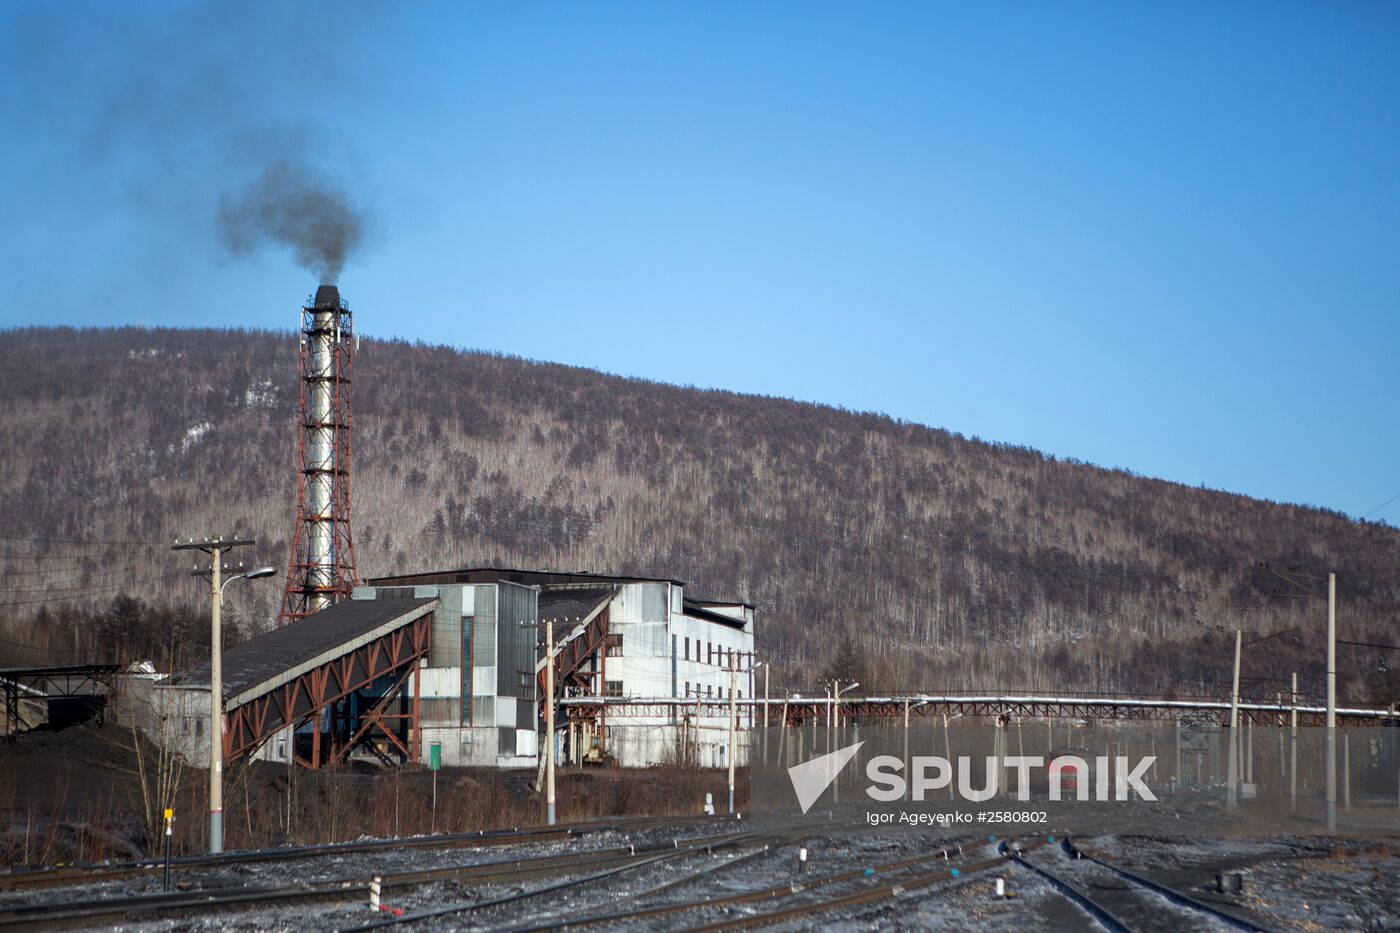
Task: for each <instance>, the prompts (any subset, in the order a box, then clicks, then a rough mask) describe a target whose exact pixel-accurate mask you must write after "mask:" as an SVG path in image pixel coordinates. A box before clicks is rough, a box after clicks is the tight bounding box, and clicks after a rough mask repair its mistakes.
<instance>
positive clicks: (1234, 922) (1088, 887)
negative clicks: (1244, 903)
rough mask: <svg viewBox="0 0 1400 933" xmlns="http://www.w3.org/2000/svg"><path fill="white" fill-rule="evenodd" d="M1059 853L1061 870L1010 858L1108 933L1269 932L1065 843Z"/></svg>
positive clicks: (1219, 906) (1230, 911) (1226, 910)
mask: <svg viewBox="0 0 1400 933" xmlns="http://www.w3.org/2000/svg"><path fill="white" fill-rule="evenodd" d="M1060 851H1061V852H1063V854H1064V855H1066V856H1067V857H1068V858H1069V860H1070V865H1068V866H1065V867H1064V868H1063V869H1061V870H1052V869H1050V868H1048V867H1046V866H1045V865H1043V864H1038V863H1037V862H1034V861H1031V860H1030V859H1028V858H1026V857H1025V855H1026V853H1024V852H1021V853H1017V852H1013V853H1011V856H1012V858H1013V859H1014V860H1015V862H1016V863H1017V864H1018V865H1021V866H1023V867H1025V868H1026V869H1028V870H1029V871H1031V872H1032V873H1033V874H1035V875H1038V876H1039V877H1041V878H1042V879H1044V880H1045V881H1047V882H1049V884H1050V886H1051V887H1052V888H1054V889H1055V890H1056V891H1058V892H1059V893H1060V894H1062V895H1063V896H1064V897H1066V898H1068V899H1069V900H1070V901H1072V902H1074V903H1075V904H1077V905H1079V906H1080V907H1081V908H1083V909H1084V910H1086V911H1087V912H1088V913H1089V914H1090V915H1092V916H1093V917H1094V919H1095V920H1097V921H1098V922H1099V923H1100V924H1101V925H1102V926H1104V927H1105V928H1107V929H1109V930H1111V931H1113V933H1179V931H1183V930H1215V929H1218V928H1219V926H1220V925H1221V924H1224V925H1226V926H1228V927H1230V928H1231V929H1236V930H1247V931H1252V933H1270V931H1269V928H1267V927H1265V926H1262V925H1261V924H1260V923H1258V922H1257V921H1255V920H1253V919H1250V918H1248V917H1246V916H1244V915H1243V914H1240V913H1238V912H1237V911H1235V910H1234V909H1232V908H1230V907H1229V906H1227V905H1224V904H1216V903H1211V902H1209V901H1206V900H1203V899H1201V898H1199V897H1196V896H1195V895H1193V894H1189V893H1187V892H1185V891H1180V890H1177V889H1176V888H1172V887H1169V886H1168V885H1165V884H1162V883H1161V882H1158V881H1154V880H1152V879H1151V878H1148V877H1146V876H1145V875H1141V874H1139V873H1137V872H1134V871H1130V870H1128V869H1126V868H1123V867H1122V866H1120V865H1115V864H1113V863H1112V862H1109V861H1107V860H1106V859H1103V858H1102V857H1100V856H1098V855H1095V854H1093V853H1092V852H1090V851H1089V850H1087V849H1085V848H1084V847H1083V846H1080V845H1077V844H1075V843H1073V842H1071V841H1069V840H1065V841H1064V842H1063V843H1061V845H1060Z"/></svg>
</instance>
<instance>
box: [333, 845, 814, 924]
mask: <svg viewBox="0 0 1400 933" xmlns="http://www.w3.org/2000/svg"><path fill="white" fill-rule="evenodd" d="M790 838H791V833H785V832H781V831H779V832H771V833H744V834H738V835H735V836H731V837H728V838H727V839H719V840H713V841H711V842H709V843H707V844H706V845H704V846H688V847H679V846H678V848H677V849H676V850H675V851H670V852H668V851H661V852H657V853H655V854H639V855H638V856H634V857H633V858H631V859H629V860H622V861H621V862H620V864H616V865H614V866H613V867H609V868H605V869H604V870H602V871H597V872H593V873H590V874H587V875H583V876H576V877H573V878H569V879H567V880H564V881H559V882H555V883H553V884H548V885H544V886H543V887H538V888H532V889H530V890H528V891H519V892H515V893H512V894H507V895H503V896H501V897H496V898H492V899H490V900H485V901H475V902H471V903H462V904H449V905H446V906H442V907H433V908H427V909H424V910H418V911H413V912H410V913H405V914H403V915H402V916H397V917H385V918H383V919H380V920H376V921H372V922H370V923H365V924H359V925H356V926H352V927H344V928H341V933H365V931H368V930H378V929H383V928H386V927H391V926H400V925H405V924H411V923H420V922H423V921H426V920H441V919H445V918H447V917H460V916H462V915H464V914H469V913H475V912H478V911H484V910H489V909H491V908H495V907H504V906H508V905H513V904H518V903H520V902H522V901H525V900H529V899H531V898H536V897H542V896H544V895H548V894H554V893H557V892H559V891H563V890H567V889H569V888H572V887H577V886H579V885H585V884H591V883H593V882H597V881H603V880H605V879H608V878H612V877H615V876H617V875H619V874H621V873H623V872H626V871H632V870H635V869H638V868H645V867H649V866H653V865H659V864H662V863H664V862H669V861H673V860H676V859H680V858H684V857H685V856H688V855H695V854H700V853H713V852H716V851H721V850H723V849H733V848H751V847H758V846H763V847H765V849H766V848H767V847H769V846H771V845H773V844H778V843H786V842H787V841H788V840H789V839H790ZM591 867H597V864H595V865H593V866H591ZM552 926H554V927H558V926H559V921H558V920H555V921H553V923H552Z"/></svg>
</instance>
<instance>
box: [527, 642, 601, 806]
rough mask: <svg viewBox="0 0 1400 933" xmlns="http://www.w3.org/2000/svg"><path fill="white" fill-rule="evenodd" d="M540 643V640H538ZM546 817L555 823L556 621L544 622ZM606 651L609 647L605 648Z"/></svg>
mask: <svg viewBox="0 0 1400 933" xmlns="http://www.w3.org/2000/svg"><path fill="white" fill-rule="evenodd" d="M536 644H538V642H536ZM544 644H545V649H544V657H545V662H544V692H545V701H544V739H545V745H546V746H547V748H546V749H545V778H544V787H545V818H546V819H547V820H548V821H549V825H550V826H553V825H554V623H553V622H545V623H544ZM603 650H604V651H606V650H607V649H606V648H604V649H603Z"/></svg>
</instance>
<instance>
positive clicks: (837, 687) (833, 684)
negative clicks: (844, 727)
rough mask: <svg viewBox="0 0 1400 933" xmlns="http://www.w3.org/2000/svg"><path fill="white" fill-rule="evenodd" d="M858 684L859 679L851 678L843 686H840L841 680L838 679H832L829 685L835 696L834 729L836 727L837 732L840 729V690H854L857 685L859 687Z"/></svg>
mask: <svg viewBox="0 0 1400 933" xmlns="http://www.w3.org/2000/svg"><path fill="white" fill-rule="evenodd" d="M859 686H860V681H858V680H853V681H851V682H850V683H848V684H846V686H844V687H843V686H841V682H840V681H838V680H833V681H832V682H831V687H832V689H833V690H835V692H836V697H835V699H836V729H837V731H838V732H839V731H840V729H841V691H842V690H854V689H855V688H857V687H859Z"/></svg>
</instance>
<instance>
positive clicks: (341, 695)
mask: <svg viewBox="0 0 1400 933" xmlns="http://www.w3.org/2000/svg"><path fill="white" fill-rule="evenodd" d="M432 619H433V616H432V614H428V615H425V616H421V617H419V618H417V619H415V620H413V621H412V622H410V623H409V624H407V625H405V626H403V627H401V628H398V629H395V630H394V631H392V632H389V633H388V634H386V635H383V636H382V637H380V638H376V639H375V640H374V641H371V642H368V643H366V644H364V645H361V646H360V647H358V648H356V649H354V650H353V651H351V652H348V653H346V654H344V655H341V656H340V657H337V658H333V659H332V660H330V661H327V662H326V663H324V664H322V665H320V666H319V667H316V668H314V669H312V670H310V671H307V672H305V673H303V674H301V675H300V676H297V677H295V678H293V679H292V680H290V681H288V682H287V683H285V684H282V685H281V686H279V687H276V688H275V689H273V690H270V691H268V692H267V693H265V694H262V695H261V696H258V697H255V698H254V699H252V700H250V701H249V702H247V703H244V704H241V705H239V706H236V707H233V708H232V709H230V710H228V711H227V712H226V713H225V721H226V725H225V729H224V760H225V761H234V760H237V759H239V758H242V757H245V756H247V755H251V754H252V753H253V752H255V751H257V749H258V748H259V747H261V746H262V745H263V743H265V742H266V741H268V739H270V738H272V737H273V736H274V735H276V734H277V733H278V732H280V731H282V730H283V729H285V728H286V727H287V726H288V725H291V726H292V730H293V734H294V735H295V732H296V730H297V729H300V728H301V727H302V726H304V725H306V724H307V723H308V722H309V723H312V724H313V725H312V730H311V749H310V754H309V756H304V755H301V754H300V753H299V751H298V750H297V749H296V746H295V742H293V745H292V748H291V749H289V753H290V754H291V755H292V756H293V758H294V759H295V760H296V762H297V763H298V764H300V765H303V766H304V767H307V768H321V767H325V766H327V765H331V764H337V763H339V762H343V761H344V760H345V759H346V758H347V757H348V756H349V754H350V752H351V751H352V750H354V749H355V748H359V747H366V748H369V749H370V750H371V752H372V753H373V754H374V755H376V756H377V757H379V758H381V759H383V760H384V761H386V762H387V763H391V764H392V763H393V762H392V760H391V759H390V758H389V756H388V755H387V754H386V753H385V751H384V749H382V748H380V747H379V746H378V745H377V744H375V742H376V740H383V742H384V743H385V744H386V745H387V747H388V748H389V750H390V751H392V752H393V753H394V754H396V755H397V756H398V758H399V761H400V762H412V761H417V760H418V746H419V744H420V743H419V742H418V728H419V708H420V704H419V684H418V678H416V677H414V676H413V675H414V674H415V673H416V672H417V671H418V670H419V667H420V665H421V662H422V659H423V658H426V657H427V656H428V645H429V639H430V636H431V632H432ZM387 678H392V681H390V683H389V684H388V685H387V687H381V688H380V689H378V690H375V684H376V683H379V682H382V681H384V680H385V679H387ZM410 681H411V686H412V693H411V695H410V692H409V688H410ZM361 703H364V704H367V705H365V706H364V707H362V708H360V709H354V707H355V706H356V705H358V704H361ZM395 704H397V706H398V708H397V711H393V709H394V706H395Z"/></svg>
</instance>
